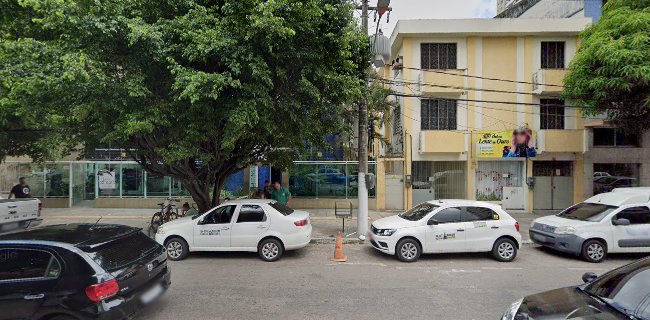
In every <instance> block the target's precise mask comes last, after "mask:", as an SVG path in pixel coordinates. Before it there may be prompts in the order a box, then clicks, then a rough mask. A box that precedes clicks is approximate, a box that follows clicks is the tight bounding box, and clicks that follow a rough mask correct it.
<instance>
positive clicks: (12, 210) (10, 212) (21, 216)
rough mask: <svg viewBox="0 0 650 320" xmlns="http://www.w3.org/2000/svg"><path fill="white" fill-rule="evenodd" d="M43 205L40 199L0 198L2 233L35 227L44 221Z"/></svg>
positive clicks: (0, 230) (0, 227) (0, 229)
mask: <svg viewBox="0 0 650 320" xmlns="http://www.w3.org/2000/svg"><path fill="white" fill-rule="evenodd" d="M42 207H43V204H42V203H41V201H40V200H38V199H2V198H0V232H8V231H13V230H17V229H25V228H26V227H35V226H37V225H39V224H41V222H42V221H43V219H41V209H42Z"/></svg>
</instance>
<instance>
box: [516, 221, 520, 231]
mask: <svg viewBox="0 0 650 320" xmlns="http://www.w3.org/2000/svg"><path fill="white" fill-rule="evenodd" d="M515 229H517V232H519V222H516V221H515Z"/></svg>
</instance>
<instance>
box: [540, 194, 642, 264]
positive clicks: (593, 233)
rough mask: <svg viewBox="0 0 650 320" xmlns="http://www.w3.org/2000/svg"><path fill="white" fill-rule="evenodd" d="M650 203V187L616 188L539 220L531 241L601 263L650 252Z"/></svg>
mask: <svg viewBox="0 0 650 320" xmlns="http://www.w3.org/2000/svg"><path fill="white" fill-rule="evenodd" d="M649 200H650V189H648V188H625V189H614V191H613V192H609V193H602V194H599V195H596V196H593V197H591V198H589V199H587V200H586V201H584V202H582V203H578V204H576V205H574V206H571V207H569V208H567V209H566V210H564V211H562V212H560V213H559V214H557V215H554V216H546V217H542V218H538V219H535V220H534V221H533V223H532V226H531V228H530V229H529V233H530V239H531V240H532V241H533V242H535V243H537V244H540V245H543V246H545V247H549V248H552V249H554V250H557V251H561V252H566V253H571V254H574V255H576V256H581V257H582V258H583V259H585V260H587V261H589V262H601V261H603V260H604V259H605V257H606V256H607V254H608V253H616V252H650V202H648V201H649Z"/></svg>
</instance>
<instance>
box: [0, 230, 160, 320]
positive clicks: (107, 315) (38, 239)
mask: <svg viewBox="0 0 650 320" xmlns="http://www.w3.org/2000/svg"><path fill="white" fill-rule="evenodd" d="M169 285H170V272H169V269H168V268H167V255H166V253H165V249H164V248H163V247H162V246H161V245H159V244H157V243H156V242H155V241H153V240H152V239H151V238H149V237H147V236H146V235H145V234H144V233H142V231H141V229H139V228H133V227H128V226H122V225H108V224H97V225H93V224H64V225H54V226H47V227H41V228H35V229H31V230H28V231H21V232H15V233H10V234H5V235H0V319H1V320H4V319H36V320H72V319H79V320H81V319H123V318H128V317H130V316H132V315H133V314H134V313H135V311H136V310H137V309H138V308H140V307H141V306H143V305H146V304H148V303H150V302H152V301H153V300H155V299H156V298H158V297H159V296H160V295H162V294H163V293H164V292H165V290H166V289H167V288H168V287H169Z"/></svg>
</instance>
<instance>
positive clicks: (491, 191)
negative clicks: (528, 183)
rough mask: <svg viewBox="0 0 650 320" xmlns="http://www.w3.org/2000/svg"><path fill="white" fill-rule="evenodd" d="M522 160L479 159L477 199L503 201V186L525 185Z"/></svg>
mask: <svg viewBox="0 0 650 320" xmlns="http://www.w3.org/2000/svg"><path fill="white" fill-rule="evenodd" d="M523 167H524V163H523V162H522V161H479V162H478V169H477V170H476V180H475V182H476V200H479V201H501V200H503V187H522V186H523V176H522V174H523Z"/></svg>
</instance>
